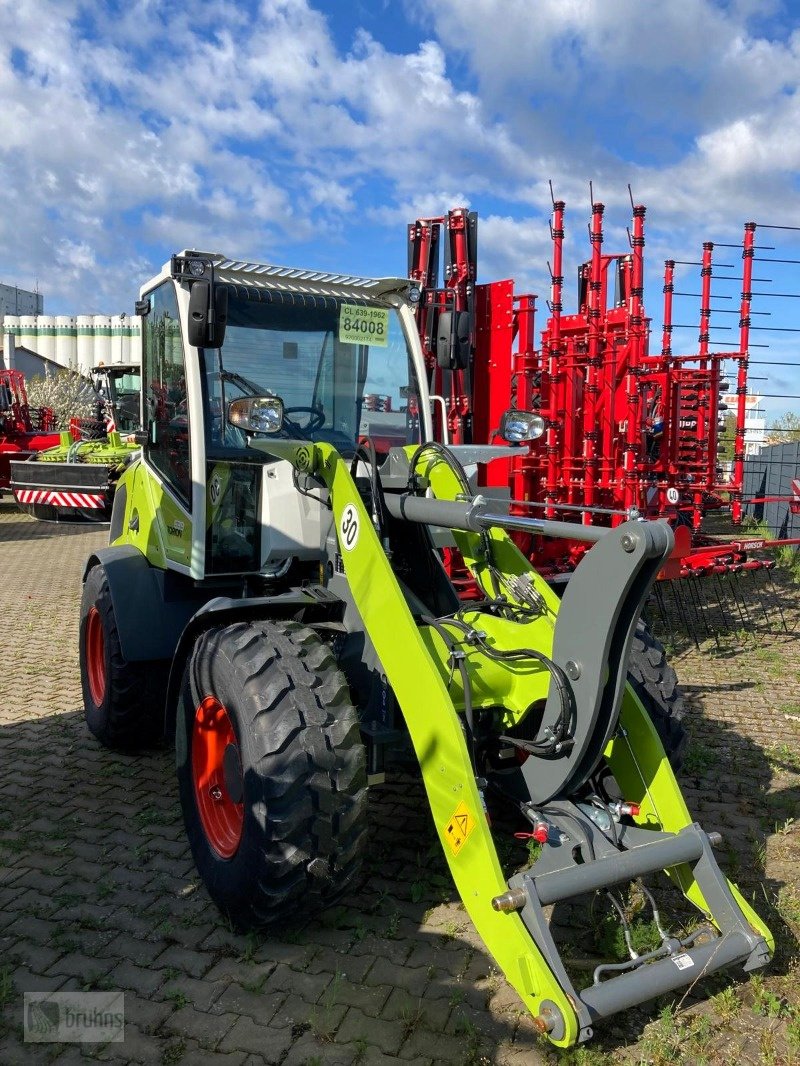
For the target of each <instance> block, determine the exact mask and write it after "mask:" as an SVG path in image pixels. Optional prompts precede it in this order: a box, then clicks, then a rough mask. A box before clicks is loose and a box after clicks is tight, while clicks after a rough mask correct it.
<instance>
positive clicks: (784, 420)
mask: <svg viewBox="0 0 800 1066" xmlns="http://www.w3.org/2000/svg"><path fill="white" fill-rule="evenodd" d="M771 421H772V425H771V426H770V431H769V433H767V444H794V443H795V442H796V441H799V440H800V415H796V414H795V413H794V412H793V411H787V412H786V414H783V415H781V416H780V418H773V419H771Z"/></svg>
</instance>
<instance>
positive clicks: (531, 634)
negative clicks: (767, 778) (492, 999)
mask: <svg viewBox="0 0 800 1066" xmlns="http://www.w3.org/2000/svg"><path fill="white" fill-rule="evenodd" d="M253 446H254V447H256V448H258V449H259V450H263V451H267V452H270V453H271V454H274V455H279V456H280V457H281V458H284V459H288V460H290V461H293V462H294V463H295V465H296V467H297V469H298V470H300V471H301V472H302V473H304V474H306V475H313V476H314V477H315V478H317V479H318V480H319V481H320V482H322V483H324V485H325V486H326V487H327V489H328V491H329V501H330V505H331V507H332V511H333V516H334V525H335V529H336V533H337V537H338V543H339V551H340V554H341V560H342V565H343V568H344V571H345V574H346V577H347V580H348V584H349V588H350V594H351V595H352V599H353V602H354V604H355V606H356V608H357V610H358V613H359V615H360V617H361V619H362V621H363V626H364V631H365V633H366V634H367V635H368V636H369V639H370V640H371V642H372V644H373V645H374V648H375V651H376V653H377V656H378V658H379V660H380V664H381V668H382V670H383V671H384V673H385V675H386V677H387V680H388V683H389V684H390V686H391V688H392V690H393V692H394V694H395V696H396V698H397V701H398V703H399V706H400V708H401V710H402V713H403V717H404V720H405V723H406V726H407V728H408V732H409V735H410V738H411V741H412V743H413V746H414V750H415V752H416V755H417V758H418V760H419V764H420V767H421V770H422V776H423V780H424V784H425V788H426V791H427V795H428V800H429V803H430V806H431V813H432V816H433V821H434V824H435V826H436V829H437V832H438V834H439V836H440V839H441V841H442V846H443V850H444V853H445V856H446V858H447V861H448V864H449V866H450V870H451V872H452V876H453V879H454V881H455V883H456V886H457V888H458V891H459V893H460V895H461V898H462V900H463V902H464V906H465V907H466V909H467V912H468V913H469V916H470V918H471V919H472V921H473V923H474V925H475V927H476V929H477V930H478V932H479V934H480V935H481V937H482V938H483V940H484V943H485V944H486V946H487V948H488V949H489V951H490V952H491V954H492V956H493V957H494V959H495V961H496V962H497V964H498V966H499V967H500V968H501V969H502V970H503V972H504V974H505V976H506V978H507V979H508V980H509V981H510V983H511V984H512V985H513V986H514V988H515V989H516V990H517V992H518V993H519V995H520V997H521V998H522V1000H523V1002H524V1003H525V1005H526V1007H527V1008H528V1009H529V1010H530V1011H531V1013H532V1014H533V1016H534V1017H535V1019H536V1020H537V1025H538V1027H539V1028H540V1029H541V1031H542V1032H547V1033H548V1035H549V1037H550V1039H551V1040H552V1041H553V1042H554V1043H555V1044H558V1045H560V1046H564V1047H567V1046H570V1045H572V1044H574V1043H576V1042H577V1041H579V1040H585V1039H587V1038H588V1037H589V1036H590V1035H591V1025H592V1023H593V1022H594V1021H595V1020H597V1019H599V1018H602V1017H605V1016H607V1015H609V1014H611V1013H614V1012H616V1011H619V1010H622V1009H625V1008H626V1007H628V1006H631V1005H633V1004H634V1003H639V1002H642V1001H644V1000H646V999H650V998H652V997H653V996H654V995H657V994H660V993H661V992H666V991H669V990H670V989H673V988H676V987H679V986H682V985H687V984H690V983H692V982H693V981H694V980H695V979H696V978H697V976H699V975H700V974H701V973H710V972H712V971H714V970H717V969H719V968H720V967H721V966H724V965H729V964H732V963H741V964H744V965H745V966H746V968H755V967H757V966H762V965H764V964H765V963H766V962H767V961H768V960H769V957H770V952H771V948H772V944H771V940H770V939H769V933H768V931H767V930H766V928H765V927H764V926H763V925H762V924H761V922H760V921H759V919H758V918H757V916H756V915H755V914H754V913H753V912H752V911H751V910H750V908H749V907H748V906H747V905H746V904H745V903H744V901H743V900H742V899H741V897H740V896H739V895H738V893H737V892H736V890H735V889H733V888H732V887H731V886H730V885H729V884H728V882H727V881H726V880H725V878H724V877H723V876H722V874H721V873H720V871H719V869H718V867H717V865H716V863H715V861H714V858H713V855H712V853H711V849H710V846H709V840H708V837H707V836H706V834H705V833H703V831H702V830H701V829H700V827H699V826H696V825H694V824H693V823H692V821H691V818H690V816H689V813H688V811H687V810H686V807H685V804H684V803H683V799H682V796H681V794H680V790H679V789H678V786H677V783H676V781H675V778H674V776H673V774H672V771H671V769H670V767H669V764H668V762H667V759H666V757H665V756H664V752H663V749H662V747H661V744H660V742H659V740H658V737H657V734H656V733H655V731H654V729H653V728H652V726H651V725H650V723H649V720H648V719H647V716H646V714H645V712H644V709H643V707H642V705H641V704H640V703H639V701H638V699H637V698H636V697H635V696H634V694H633V692H632V691H631V689H630V687H629V686H627V685H626V675H627V662H628V654H629V651H630V645H631V642H632V640H633V634H634V630H635V627H636V623H637V619H638V617H639V613H640V611H641V607H642V604H643V601H644V599H645V597H646V595H647V593H648V591H649V588H650V585H651V583H652V581H653V580H654V578H655V575H656V573H657V572H658V570H659V569H660V567H661V566H662V565H663V562H664V560H665V558H666V557H667V556H668V555H669V552H670V550H671V547H672V536H671V533H670V531H669V529H668V527H667V526H666V525H664V524H662V523H642V522H628V523H625V524H624V525H621V526H618V527H616V528H615V529H613V530H609V531H608V532H605V531H603V530H596V529H591V528H589V529H586V528H585V527H580V526H577V527H576V526H575V525H570V526H568V527H566V526H564V525H562V524H561V523H555V522H539V521H538V520H531V519H519V518H514V517H510V516H507V515H499V514H494V513H492V512H491V511H490V509H489V504H488V503H487V502H486V501H482V500H480V499H479V498H478V499H476V500H464V499H463V498H459V496H460V494H461V493H463V491H464V485H463V482H462V480H461V479H460V477H459V475H458V472H457V468H454V466H453V465H452V464H451V462H450V461H449V459H448V457H447V456H446V455H445V454H444V453H443V451H442V450H441V449H437V448H436V447H435V446H424V447H423V448H421V449H418V450H417V451H416V452H414V450H413V449H409V450H408V453H407V454H404V453H397V452H395V453H393V454H392V456H391V458H390V461H389V467H390V468H393V469H394V470H395V471H396V472H397V471H399V472H400V473H401V475H402V472H403V471H405V475H406V477H405V481H406V483H407V484H408V485H409V490H408V491H405V492H400V493H392V492H391V491H390V492H387V493H386V496H385V504H386V508H387V510H388V512H389V514H391V515H392V517H393V520H394V521H400V520H403V519H405V520H407V521H411V522H415V523H422V524H425V525H437V526H445V527H448V528H450V529H451V530H452V531H453V535H454V536H455V539H456V542H457V544H458V547H459V548H460V549H461V551H462V553H463V555H464V558H465V560H466V562H467V565H468V566H469V567H470V569H471V571H472V572H473V574H474V576H475V578H476V580H477V581H478V582H479V584H480V585H481V587H482V589H483V590H484V592H485V593H486V594H487V597H488V605H487V604H483V605H481V604H477V605H475V606H470V607H462V608H461V609H460V610H458V611H457V612H455V614H453V615H449V616H445V617H441V618H437V619H434V618H430V617H427V616H425V615H424V613H422V612H420V611H419V610H417V609H414V610H412V608H411V607H410V606H409V602H410V601H409V600H408V598H407V596H406V595H405V593H404V591H403V589H402V588H401V586H400V584H399V583H398V579H397V577H396V575H395V573H394V571H393V569H392V565H391V563H390V560H389V558H388V557H387V554H386V551H385V550H384V546H383V545H382V543H381V539H380V538H379V536H378V534H377V533H376V531H375V528H374V526H373V520H372V518H371V517H370V514H369V512H368V509H367V508H366V507H365V505H364V503H363V502H362V498H361V496H360V494H359V491H358V489H357V487H356V484H355V483H354V481H353V479H352V478H351V476H350V472H349V469H348V463H347V462H346V461H345V460H343V459H342V458H341V456H340V455H339V454H338V453H337V452H336V451H335V450H334V449H333V448H332V447H330V446H328V445H325V444H314V445H310V444H308V443H303V444H300V443H299V442H291V441H277V440H276V441H265V440H259V441H254V442H253ZM412 453H413V455H412ZM417 473H419V474H420V475H422V479H423V480H419V479H418V478H417ZM389 480H392V479H389ZM393 480H394V482H395V483H398V482H402V481H403V477H402V476H400V477H397V476H396V477H395V478H394V479H393ZM428 487H429V488H430V490H431V491H432V492H433V493H434V494H435V498H431V497H426V496H422V495H418V494H417V493H418V491H419V488H428ZM521 522H522V523H525V522H527V523H532V524H533V525H535V526H536V527H537V528H536V531H537V532H541V533H544V534H545V535H552V536H569V537H573V538H574V537H575V531H576V529H577V530H578V531H579V533H582V534H583V535H585V536H586V537H587V539H591V540H594V541H596V542H597V543H596V544H595V545H594V547H593V548H592V549H591V551H589V552H588V553H587V554H586V556H585V558H584V560H583V561H582V562H581V564H580V566H579V567H578V569H577V571H576V573H575V575H574V577H573V579H572V581H571V582H570V583H569V585H568V587H567V590H566V593H565V596H564V599H563V601H562V602H561V603H560V604H559V602H558V600H557V598H556V597H555V596H554V594H553V593H552V591H551V590H550V589H549V588H548V587H547V585H546V584H545V583H544V582H543V581H542V580H541V579H540V578H539V577H538V575H537V574H536V573H535V571H533V570H532V568H531V567H530V564H529V563H528V562H527V561H526V560H525V558H524V557H523V556H522V555H521V553H520V552H518V551H517V549H516V548H515V547H514V545H513V543H512V542H511V540H510V539H509V537H508V536H507V534H506V532H505V528H509V527H512V526H513V525H514V524H515V523H516V524H517V525H519V523H521ZM487 721H488V722H491V723H492V726H491V729H490V732H493V736H494V741H495V742H496V743H501V742H509V743H511V744H512V745H514V746H516V747H518V748H519V749H520V750H521V751H523V752H524V754H525V756H526V757H525V759H524V761H523V762H522V763H521V766H520V767H519V769H518V770H516V771H511V772H510V773H508V772H506V773H505V774H504V776H503V779H502V780H503V782H504V783H503V785H502V788H503V789H504V790H506V791H507V792H508V794H509V797H510V798H511V800H512V801H513V802H515V803H516V804H517V806H518V807H519V809H520V811H521V813H523V814H524V815H525V816H526V817H527V818H528V819H529V820H530V821H531V822H532V823H533V824H534V826H536V827H537V832H538V831H539V830H540V829H541V827H542V826H544V829H543V830H542V833H543V836H542V838H541V839H542V842H543V843H545V844H546V846H545V847H544V848H543V850H542V856H541V858H540V859H538V860H537V862H536V863H535V864H534V865H533V866H532V867H531V868H530V869H529V870H527V871H525V872H524V873H521V874H518V875H516V876H515V877H513V878H512V879H511V881H510V882H507V881H506V879H505V877H504V874H503V872H502V870H501V867H500V863H499V861H498V856H497V851H496V848H495V844H494V841H493V838H492V833H491V830H490V827H489V823H488V821H487V818H486V814H485V811H484V803H483V794H482V793H483V790H484V789H486V788H487V787H493V781H492V780H491V778H492V774H491V773H490V772H488V773H485V768H484V766H483V765H482V764H481V763H480V760H479V757H478V756H477V754H476V751H477V747H478V746H479V745H478V741H477V739H476V738H477V730H478V723H479V722H487ZM531 721H533V722H534V729H533V731H531V729H530V728H528V729H527V731H526V728H525V727H526V722H527V723H528V724H529V723H530V722H531ZM513 733H516V739H509V737H508V736H507V735H506V734H513ZM604 758H605V760H606V762H607V764H608V766H609V767H610V769H611V771H612V773H613V774H614V776H615V778H616V779H617V781H618V783H619V785H620V787H621V788H622V790H623V793H624V795H625V796H626V799H627V800H629V801H630V804H629V807H630V811H631V812H633V813H634V815H635V817H630V816H629V814H628V812H627V811H623V814H624V815H625V817H624V818H623V819H621V820H620V821H619V824H617V825H615V826H613V827H612V832H611V834H610V835H609V833H607V832H605V831H603V830H602V829H601V827H600V826H599V825H598V823H597V821H596V820H593V819H592V818H591V817H586V816H585V814H584V813H583V808H582V806H581V807H579V806H578V804H579V803H580V802H581V801H582V799H583V798H584V797H585V796H586V794H587V789H588V790H590V782H591V780H592V779H593V775H594V774H595V773H596V771H597V770H598V767H599V766H600V765H601V763H602V762H603V759H604ZM487 778H488V780H487ZM637 808H638V813H636V811H637ZM578 857H579V858H580V861H578ZM655 870H667V872H668V873H669V874H670V876H671V877H672V878H673V879H674V880H675V882H676V883H677V884H678V885H679V887H680V888H681V889H682V890H683V891H684V893H685V894H686V895H687V897H688V898H689V899H690V900H691V901H692V902H693V903H694V904H695V905H696V906H698V907H699V908H700V910H701V911H703V912H704V914H705V915H706V916H707V918H709V919H710V920H711V921H712V922H713V923H714V926H715V927H716V930H717V931H718V932H719V934H721V935H715V933H714V932H713V931H712V932H711V933H710V937H711V938H712V939H710V941H709V942H703V943H700V942H699V939H698V943H697V944H695V943H694V942H690V941H686V940H685V941H684V942H683V943H681V942H680V941H678V940H677V939H675V938H671V937H667V936H666V934H665V936H664V938H663V942H662V947H661V949H659V950H658V951H656V952H655V953H654V954H653V958H652V961H651V960H649V958H648V959H644V958H643V959H639V960H638V961H636V962H632V964H631V965H627V964H623V965H622V966H618V967H605V968H601V969H603V973H602V974H596V975H595V982H594V983H593V984H592V985H590V986H589V988H588V989H584V990H582V991H581V990H577V989H575V988H574V987H573V985H572V983H571V981H570V978H569V977H568V975H567V973H566V971H565V969H564V966H563V964H562V962H561V959H560V957H559V954H558V950H557V948H556V946H555V944H554V942H553V940H552V937H551V935H550V933H549V930H548V927H547V922H546V921H545V920H544V917H543V914H542V908H543V907H544V906H545V905H547V904H548V903H553V902H556V901H558V900H561V899H567V898H571V897H574V896H576V895H579V894H581V893H584V892H587V891H592V890H595V889H598V888H607V887H608V886H610V885H614V884H617V883H619V882H621V881H628V880H632V879H635V878H637V877H638V876H640V875H642V874H646V873H649V872H653V871H655ZM617 971H619V972H617ZM612 973H613V976H612ZM601 978H607V979H601Z"/></svg>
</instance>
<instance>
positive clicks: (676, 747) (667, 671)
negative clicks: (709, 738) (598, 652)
mask: <svg viewBox="0 0 800 1066" xmlns="http://www.w3.org/2000/svg"><path fill="white" fill-rule="evenodd" d="M628 680H629V681H630V683H631V685H632V686H633V689H634V691H635V692H636V695H637V696H638V697H639V699H640V700H641V701H642V703H643V704H644V709H645V710H646V711H647V713H648V715H649V717H650V721H651V722H652V723H653V725H654V726H655V728H656V732H657V733H658V735H659V738H660V740H661V743H662V745H663V746H664V751H665V752H666V754H667V758H668V759H669V762H670V765H671V766H672V769H673V770H675V771H676V772H677V771H678V770H680V768H681V765H682V764H683V756H684V753H685V751H686V744H687V741H688V739H689V738H688V736H687V734H686V730H685V728H684V726H683V722H682V719H683V717H684V715H685V713H686V701H685V699H684V695H683V692H682V691H681V688H680V686H679V684H678V677H677V675H676V673H675V671H674V670H673V668H672V667H671V666H670V665H669V663H668V662H667V655H666V652H665V651H664V645H663V644H662V643H661V642H660V641H659V640H657V639H656V638H655V637H654V636H653V634H652V633H651V632H650V630H649V629H648V628H647V626H646V624H645V623H644V622H643V621H641V620H640V621H639V624H638V625H637V627H636V633H635V634H634V638H633V646H632V648H631V657H630V662H629V664H628Z"/></svg>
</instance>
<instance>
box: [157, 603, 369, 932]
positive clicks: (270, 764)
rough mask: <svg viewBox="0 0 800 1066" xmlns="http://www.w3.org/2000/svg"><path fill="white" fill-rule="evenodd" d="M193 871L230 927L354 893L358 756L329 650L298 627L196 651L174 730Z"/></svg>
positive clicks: (270, 627) (266, 921)
mask: <svg viewBox="0 0 800 1066" xmlns="http://www.w3.org/2000/svg"><path fill="white" fill-rule="evenodd" d="M175 747H176V761H177V772H178V784H179V789H180V797H181V805H182V807H183V815H184V821H185V823H186V831H187V835H188V838H189V843H190V846H191V849H192V854H193V856H194V860H195V863H196V865H197V869H198V871H199V873H200V875H201V877H202V878H203V881H204V882H205V885H206V887H207V889H208V892H209V895H210V896H211V898H212V899H213V900H214V902H215V903H216V905H217V906H218V907H219V908H220V910H221V911H222V912H223V913H224V914H225V915H226V916H227V917H228V918H229V919H230V921H231V922H232V923H233V925H234V926H235V927H236V928H237V929H249V928H253V927H258V926H266V925H272V924H274V923H276V922H281V921H286V920H289V921H291V920H292V919H296V918H297V917H298V916H299V915H300V914H303V915H309V914H312V913H313V912H314V911H316V910H319V909H321V908H322V907H324V906H327V905H328V904H329V903H332V902H334V901H335V900H336V899H337V898H338V897H339V896H340V895H341V894H342V892H344V891H345V889H346V888H347V887H348V886H349V885H350V884H351V883H352V881H353V879H354V877H355V875H356V873H357V872H358V869H359V867H360V863H361V859H362V853H363V850H364V845H365V840H366V802H367V781H366V762H365V754H364V746H363V744H362V742H361V737H360V733H359V726H358V717H357V713H356V710H355V708H354V707H353V705H352V703H351V702H350V694H349V689H348V687H347V682H346V681H345V679H344V676H343V674H342V673H341V671H340V670H339V669H338V667H337V665H336V662H335V660H334V658H333V655H332V653H331V651H330V649H329V648H328V646H327V645H326V644H324V643H323V642H322V641H321V640H320V638H319V637H318V636H317V635H316V634H315V633H314V632H313V631H312V630H310V629H308V628H307V627H305V626H302V625H300V624H299V623H296V622H281V623H276V622H267V621H260V622H237V623H234V624H233V625H230V626H227V627H224V628H218V629H211V630H209V631H207V632H205V633H203V634H202V635H201V636H200V637H199V638H198V640H197V643H196V644H195V647H194V649H193V652H192V655H191V657H190V659H189V662H188V664H187V667H186V670H185V673H184V678H183V684H182V690H181V696H180V706H179V708H178V715H177V723H176V744H175Z"/></svg>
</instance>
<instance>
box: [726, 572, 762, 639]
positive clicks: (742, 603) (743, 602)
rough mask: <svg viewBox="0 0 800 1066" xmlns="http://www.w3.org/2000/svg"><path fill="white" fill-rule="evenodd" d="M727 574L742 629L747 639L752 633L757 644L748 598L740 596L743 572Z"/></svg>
mask: <svg viewBox="0 0 800 1066" xmlns="http://www.w3.org/2000/svg"><path fill="white" fill-rule="evenodd" d="M726 576H727V578H728V580H729V585H730V590H731V595H732V596H733V602H734V603H735V604H736V610H737V611H738V613H739V618H740V619H741V622H742V629H743V630H744V633H745V640H747V638H748V636H750V635H752V637H753V642H754V643H756V644H757V643H758V641H757V640H756V635H755V633H754V632H753V622H752V619H751V617H750V609H749V607H748V606H747V599H746V597H745V596H741V598H740V596H739V593H740V592H741V574H738V573H734V572H733V571H729V572H728V574H727V575H726Z"/></svg>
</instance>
